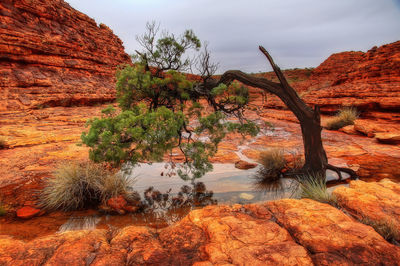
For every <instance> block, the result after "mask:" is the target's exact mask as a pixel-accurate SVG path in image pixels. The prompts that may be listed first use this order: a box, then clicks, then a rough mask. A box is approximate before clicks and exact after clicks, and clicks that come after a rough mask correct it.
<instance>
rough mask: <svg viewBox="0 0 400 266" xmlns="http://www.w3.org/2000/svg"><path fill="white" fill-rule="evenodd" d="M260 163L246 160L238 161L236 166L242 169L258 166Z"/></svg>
mask: <svg viewBox="0 0 400 266" xmlns="http://www.w3.org/2000/svg"><path fill="white" fill-rule="evenodd" d="M257 165H258V164H256V163H249V162H246V161H244V160H240V161H237V162H236V163H235V167H236V168H237V169H241V170H248V169H252V168H255V167H257Z"/></svg>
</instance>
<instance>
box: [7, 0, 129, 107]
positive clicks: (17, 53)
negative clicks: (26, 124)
mask: <svg viewBox="0 0 400 266" xmlns="http://www.w3.org/2000/svg"><path fill="white" fill-rule="evenodd" d="M129 62H130V58H129V56H128V55H127V54H126V53H125V51H124V47H123V46H122V42H121V40H120V39H119V38H118V37H117V36H115V35H114V34H113V32H112V31H111V29H109V28H108V27H107V26H105V25H104V24H100V26H98V25H97V24H96V22H95V21H94V20H93V19H91V18H89V17H88V16H86V15H85V14H83V13H81V12H79V11H77V10H75V9H73V8H72V7H70V6H69V5H68V4H67V3H65V2H64V1H63V0H3V1H1V2H0V111H2V110H3V111H4V110H18V109H27V108H42V107H48V106H70V105H92V104H95V103H99V102H100V103H101V102H107V101H111V100H114V99H115V89H114V88H115V77H114V76H115V70H116V67H117V66H118V65H119V64H123V63H129Z"/></svg>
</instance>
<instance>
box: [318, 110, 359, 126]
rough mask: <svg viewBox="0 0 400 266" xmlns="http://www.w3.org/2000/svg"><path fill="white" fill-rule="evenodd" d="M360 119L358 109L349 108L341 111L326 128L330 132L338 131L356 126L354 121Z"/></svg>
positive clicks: (329, 121)
mask: <svg viewBox="0 0 400 266" xmlns="http://www.w3.org/2000/svg"><path fill="white" fill-rule="evenodd" d="M357 118H358V112H357V109H355V108H352V107H348V108H343V109H340V110H339V112H338V113H337V115H336V116H335V117H333V118H330V119H329V120H328V121H327V122H326V125H325V127H326V128H327V129H330V130H338V129H340V128H342V127H345V126H349V125H354V121H355V120H356V119H357Z"/></svg>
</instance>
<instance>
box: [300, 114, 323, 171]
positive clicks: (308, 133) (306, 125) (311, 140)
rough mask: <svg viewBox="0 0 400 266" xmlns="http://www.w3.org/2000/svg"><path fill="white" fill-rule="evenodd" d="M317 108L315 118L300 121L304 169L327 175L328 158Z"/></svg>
mask: <svg viewBox="0 0 400 266" xmlns="http://www.w3.org/2000/svg"><path fill="white" fill-rule="evenodd" d="M317 110H318V108H316V110H314V112H315V113H314V117H313V119H307V120H306V121H302V122H300V126H301V132H302V135H303V145H304V156H305V163H304V166H303V170H304V172H307V173H310V174H314V175H316V176H319V175H322V176H323V177H325V171H326V166H327V164H328V159H327V157H326V153H325V150H324V147H323V145H322V138H321V131H322V127H321V125H320V115H319V111H317Z"/></svg>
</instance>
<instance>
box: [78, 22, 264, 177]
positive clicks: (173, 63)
mask: <svg viewBox="0 0 400 266" xmlns="http://www.w3.org/2000/svg"><path fill="white" fill-rule="evenodd" d="M147 29H148V32H147V33H146V34H144V35H142V36H141V37H138V41H139V42H140V44H141V45H142V46H143V48H144V51H142V52H138V55H137V56H136V57H135V59H136V63H135V65H133V66H125V67H123V68H121V69H120V70H119V71H118V72H117V84H116V89H117V101H118V103H119V107H120V110H118V111H117V110H115V109H114V108H112V107H109V108H107V109H105V110H103V117H102V118H94V119H92V120H90V121H89V122H88V126H90V129H89V131H88V132H87V133H83V134H82V137H81V138H82V141H83V143H85V144H86V145H87V146H89V147H90V148H91V150H90V158H91V159H92V160H93V161H95V162H109V163H111V164H112V165H113V166H115V167H120V166H121V165H123V164H124V163H129V164H130V165H131V166H135V165H136V164H137V163H139V162H142V161H148V162H153V161H161V160H163V158H164V156H165V155H168V154H172V151H173V149H176V148H179V150H180V151H181V152H182V153H183V154H184V156H185V158H186V160H185V163H184V165H182V166H181V167H178V168H177V170H176V172H177V174H178V175H179V176H180V177H182V178H183V179H192V178H199V177H201V176H202V175H204V174H205V173H206V172H208V171H210V170H211V169H212V165H211V164H210V162H209V158H210V157H212V156H213V155H214V154H215V153H216V152H217V148H218V144H219V143H220V142H221V140H222V139H223V138H224V137H225V135H226V134H227V133H228V132H239V133H241V134H243V135H244V134H251V135H256V134H257V132H258V127H257V125H256V124H255V123H253V122H251V121H247V120H245V119H243V115H242V110H243V108H244V106H245V105H246V104H247V103H248V98H249V92H248V89H247V88H245V87H243V86H241V85H239V84H238V83H233V84H231V85H229V86H227V85H225V84H216V85H215V86H213V87H212V88H206V86H205V85H204V84H205V83H206V82H207V81H208V80H209V79H210V75H211V72H210V69H209V68H210V66H209V65H208V62H209V60H208V57H207V56H208V54H206V55H205V56H206V57H207V58H206V59H202V60H200V61H201V62H203V65H202V67H203V71H201V72H202V73H203V74H204V75H205V76H200V79H199V78H196V79H194V78H192V79H190V78H189V77H188V75H186V74H183V73H181V72H179V71H182V70H185V69H186V68H187V67H188V66H190V65H191V64H192V63H193V62H191V61H190V60H189V59H184V58H183V56H184V54H185V52H187V51H188V50H195V51H197V50H198V49H199V48H200V41H199V40H198V39H197V37H196V36H195V35H194V33H193V32H192V31H190V30H188V31H185V32H184V33H183V35H181V36H180V37H178V38H175V36H174V35H173V34H170V33H168V32H164V34H163V35H162V38H160V39H157V30H158V28H156V26H155V24H154V23H153V24H148V25H147ZM209 105H211V106H212V107H213V111H210V110H209V109H207V108H206V107H207V106H209ZM232 116H235V117H236V118H239V122H233V121H232V119H230V117H232ZM228 119H229V120H228ZM236 121H238V119H236Z"/></svg>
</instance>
